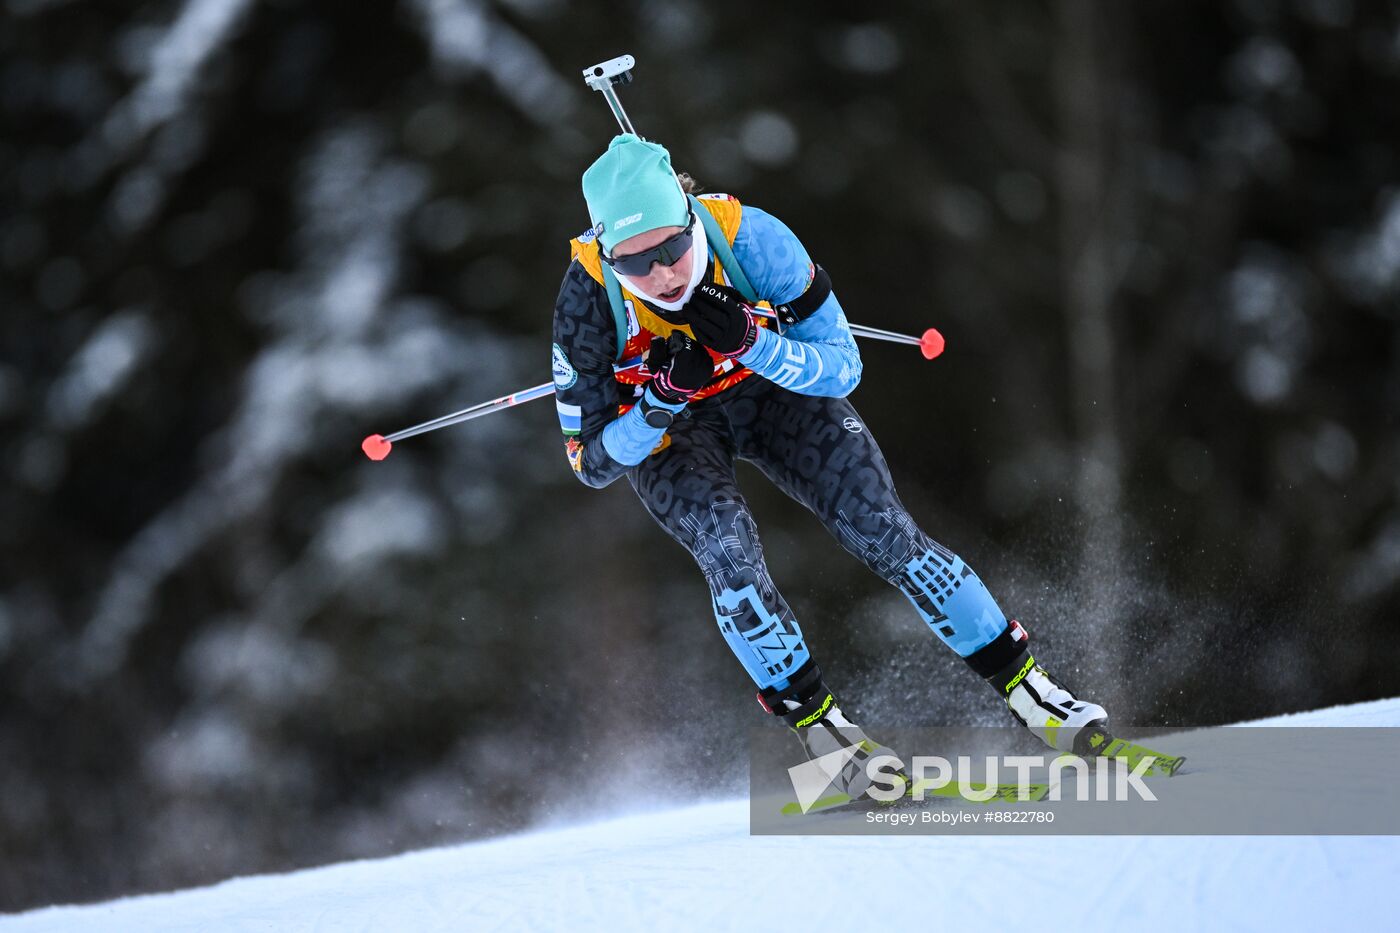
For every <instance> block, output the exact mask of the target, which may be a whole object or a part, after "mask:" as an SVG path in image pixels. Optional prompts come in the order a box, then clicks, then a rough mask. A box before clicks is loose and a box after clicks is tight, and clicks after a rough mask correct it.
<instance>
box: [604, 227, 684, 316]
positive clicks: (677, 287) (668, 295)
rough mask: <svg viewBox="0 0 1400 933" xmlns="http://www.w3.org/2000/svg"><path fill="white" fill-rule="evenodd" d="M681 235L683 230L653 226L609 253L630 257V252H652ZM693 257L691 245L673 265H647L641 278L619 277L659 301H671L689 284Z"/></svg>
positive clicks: (657, 263) (618, 245) (631, 276)
mask: <svg viewBox="0 0 1400 933" xmlns="http://www.w3.org/2000/svg"><path fill="white" fill-rule="evenodd" d="M684 232H685V228H684V227H657V228H656V229H655V230H648V231H647V232H646V233H639V234H637V235H636V236H633V237H628V238H627V239H625V240H623V241H622V242H621V243H619V244H617V246H616V247H614V249H613V251H612V254H613V255H614V256H617V257H622V256H631V255H632V254H633V253H640V252H644V251H646V250H649V249H654V248H655V247H657V246H660V245H661V244H662V243H663V242H664V241H666V240H668V239H670V238H671V237H673V236H675V235H676V234H678V233H684ZM692 242H693V241H692ZM694 258H695V247H694V246H693V245H692V246H691V248H690V249H688V250H686V251H685V255H684V256H682V257H681V258H680V259H678V260H676V262H675V264H674V265H670V266H663V265H662V264H661V263H659V262H654V263H652V264H651V271H650V272H649V273H647V275H646V276H645V277H638V276H635V275H624V276H622V278H624V279H626V280H628V281H629V282H634V283H636V285H637V287H638V288H639V289H641V290H642V291H644V292H646V293H647V294H648V295H654V296H655V297H657V298H660V299H661V300H662V301H674V300H676V299H677V298H679V297H680V296H681V293H682V292H684V291H685V287H686V285H688V284H689V283H690V272H691V263H692V261H693V260H694Z"/></svg>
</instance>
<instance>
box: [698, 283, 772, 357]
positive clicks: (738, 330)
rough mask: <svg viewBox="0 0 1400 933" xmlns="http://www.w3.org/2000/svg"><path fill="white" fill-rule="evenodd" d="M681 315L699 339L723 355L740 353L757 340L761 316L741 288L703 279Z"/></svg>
mask: <svg viewBox="0 0 1400 933" xmlns="http://www.w3.org/2000/svg"><path fill="white" fill-rule="evenodd" d="M680 315H681V318H682V319H684V320H685V323H687V324H689V325H690V329H691V330H693V331H694V332H695V339H696V340H699V341H700V342H701V343H703V344H704V345H705V346H707V347H709V348H710V349H711V350H714V351H715V352H716V353H719V354H721V355H723V356H731V357H732V356H738V355H740V354H741V353H744V352H745V351H747V350H748V349H749V348H750V347H752V346H753V345H754V343H755V341H757V340H758V318H757V316H756V315H755V314H754V313H753V306H752V305H750V304H749V303H748V302H747V301H745V300H744V296H743V295H742V294H740V293H739V290H738V289H734V288H726V287H725V286H723V285H715V284H712V283H710V282H703V283H701V284H700V285H698V286H696V288H695V291H694V292H693V293H691V296H690V300H689V301H687V302H686V303H685V305H684V306H682V307H681V310H680Z"/></svg>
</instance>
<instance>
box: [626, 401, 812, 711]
mask: <svg viewBox="0 0 1400 933" xmlns="http://www.w3.org/2000/svg"><path fill="white" fill-rule="evenodd" d="M750 381H757V380H752V379H751V380H750ZM688 414H689V417H687V418H683V419H677V421H676V422H675V423H674V424H673V425H672V426H671V428H670V429H669V430H668V434H669V435H670V438H671V445H670V446H669V447H668V448H667V449H665V450H664V451H662V452H660V453H657V454H652V455H651V456H650V457H648V458H647V459H645V460H643V461H642V462H641V463H640V464H638V465H637V466H636V467H635V468H633V469H632V470H630V471H629V472H628V474H627V476H628V479H629V480H630V481H631V483H632V488H634V489H636V490H637V495H638V496H640V497H641V500H642V503H643V504H644V505H645V506H646V508H647V511H648V512H650V513H651V516H652V518H654V519H656V521H657V523H658V524H660V525H661V527H662V528H664V529H666V533H667V534H669V535H670V536H671V537H672V538H674V539H676V541H678V542H680V544H681V545H682V546H683V547H684V548H685V549H686V550H688V551H690V553H691V555H692V556H693V557H694V558H695V561H696V563H698V564H699V565H700V570H701V572H703V573H704V575H705V581H706V582H707V583H708V584H709V587H710V597H711V599H712V600H713V603H714V612H715V619H716V621H717V622H718V623H719V627H720V631H721V632H723V633H724V638H725V640H726V641H727V642H728V643H729V647H730V649H732V650H733V652H734V654H735V656H736V657H738V659H739V662H740V663H741V664H743V665H744V669H745V670H747V671H748V672H749V675H750V676H751V677H752V678H753V681H754V683H755V685H757V686H758V688H759V689H760V690H762V689H766V688H769V687H772V688H775V689H778V690H781V689H783V688H785V687H787V686H788V678H789V675H791V674H793V673H794V672H796V671H797V670H798V669H799V668H801V667H802V665H803V664H804V663H806V662H807V660H808V658H809V654H808V651H807V646H806V643H805V642H804V640H803V637H802V630H801V629H800V628H799V627H798V625H797V620H796V619H795V618H794V617H793V614H792V610H791V609H789V608H788V605H787V603H786V602H785V601H784V600H783V598H782V596H781V595H780V594H779V593H778V590H777V587H775V586H774V585H773V580H772V578H771V577H770V576H769V575H768V568H767V566H765V564H764V562H763V547H762V545H761V544H760V543H759V540H758V529H757V528H756V526H755V525H754V520H753V516H752V515H751V514H750V512H749V507H748V504H747V503H746V502H745V501H744V497H743V496H742V495H741V494H740V492H739V487H738V484H737V482H736V481H735V477H734V450H735V448H734V441H733V439H732V438H731V437H730V436H729V427H728V424H727V423H726V421H725V419H724V416H723V415H722V414H721V413H720V409H719V407H718V406H717V405H713V404H712V405H710V406H704V407H702V406H700V405H693V406H692V407H691V408H690V410H689V412H688Z"/></svg>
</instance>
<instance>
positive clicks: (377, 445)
mask: <svg viewBox="0 0 1400 933" xmlns="http://www.w3.org/2000/svg"><path fill="white" fill-rule="evenodd" d="M360 449H361V450H363V451H364V452H365V456H366V457H369V458H370V459H371V460H383V459H384V458H385V457H387V456H389V451H391V450H393V449H394V445H393V444H392V443H390V442H389V441H386V440H385V439H384V435H383V434H371V435H370V436H369V437H367V438H365V439H364V440H363V441H361V442H360Z"/></svg>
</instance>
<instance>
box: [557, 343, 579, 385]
mask: <svg viewBox="0 0 1400 933" xmlns="http://www.w3.org/2000/svg"><path fill="white" fill-rule="evenodd" d="M553 361H554V388H555V389H556V390H557V391H561V392H562V391H563V390H564V389H568V388H571V387H572V386H573V384H574V383H575V382H578V370H576V369H574V367H573V365H572V364H571V363H570V362H569V358H568V357H567V356H565V355H564V348H563V347H561V346H559V344H557V343H556V344H555V345H554V353H553Z"/></svg>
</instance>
